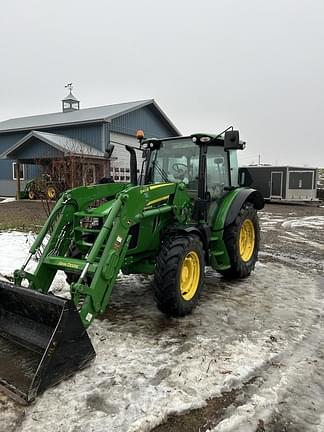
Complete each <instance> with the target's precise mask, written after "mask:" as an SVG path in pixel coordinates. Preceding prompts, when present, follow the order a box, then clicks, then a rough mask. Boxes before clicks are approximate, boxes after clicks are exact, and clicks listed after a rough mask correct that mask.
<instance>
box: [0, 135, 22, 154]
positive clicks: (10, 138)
mask: <svg viewBox="0 0 324 432" xmlns="http://www.w3.org/2000/svg"><path fill="white" fill-rule="evenodd" d="M27 133H28V131H26V132H11V133H4V134H0V154H2V153H3V152H5V151H6V150H8V149H9V148H10V147H11V146H13V145H14V144H16V143H17V142H18V141H19V140H21V138H23V137H24V136H25V135H26V134H27Z"/></svg>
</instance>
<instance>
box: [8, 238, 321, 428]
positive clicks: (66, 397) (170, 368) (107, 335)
mask: <svg viewBox="0 0 324 432" xmlns="http://www.w3.org/2000/svg"><path fill="white" fill-rule="evenodd" d="M30 241H31V236H30V235H28V234H23V233H18V232H10V233H0V273H2V274H4V275H10V274H11V273H12V271H13V270H14V269H15V268H18V267H20V265H21V263H22V262H23V261H24V258H25V256H26V254H27V252H28V249H29V246H30ZM32 265H35V264H32ZM55 288H56V289H57V290H58V291H59V292H60V293H62V289H66V288H67V286H64V276H62V275H61V276H60V277H59V278H58V279H57V280H56V281H55ZM319 288H320V287H319V282H318V281H317V280H316V279H315V277H313V276H306V275H304V274H303V273H300V272H297V271H296V270H293V269H291V268H289V267H287V266H283V265H278V264H275V263H267V264H266V265H265V264H262V263H259V264H258V265H257V268H256V271H255V272H254V273H253V274H252V276H251V277H250V278H249V279H246V280H242V281H236V282H232V283H229V282H226V281H224V280H223V279H222V278H221V277H219V276H218V275H217V274H216V273H215V272H214V271H212V270H210V269H208V270H207V274H206V289H205V292H204V294H203V297H202V299H201V302H200V305H199V306H198V307H197V308H196V310H195V311H194V313H193V314H192V315H191V316H188V317H185V318H184V319H179V320H177V319H168V318H166V317H165V316H164V315H163V314H161V313H160V312H159V311H158V310H157V309H156V307H155V305H154V302H153V298H152V292H151V288H150V277H144V276H120V278H119V280H118V283H117V285H116V287H115V289H114V293H113V298H112V302H111V305H110V307H109V309H108V312H107V313H106V315H105V319H102V320H100V319H98V320H96V321H95V322H94V324H93V325H92V326H91V327H90V329H89V335H90V337H91V340H92V342H93V345H94V347H95V350H96V352H97V357H96V359H95V361H94V362H93V363H92V365H91V366H90V367H88V368H87V369H85V370H83V371H80V372H79V373H77V374H76V375H74V376H73V377H72V378H71V379H69V380H67V381H64V382H62V383H61V384H60V385H58V386H57V387H55V388H52V389H49V390H48V391H46V392H45V394H43V395H42V396H41V397H39V398H38V399H37V400H36V402H35V403H33V404H32V405H31V406H30V407H28V408H24V409H23V408H21V407H19V406H17V405H16V404H14V403H13V402H11V401H10V400H8V399H7V398H6V397H5V396H3V397H2V399H0V409H1V410H2V411H1V417H0V430H1V431H2V430H3V431H4V430H5V431H6V432H10V431H13V430H16V431H21V432H38V431H48V430H51V431H52V432H56V431H57V432H59V431H63V430H64V431H67V432H76V431H78V432H82V431H86V432H91V431H94V432H101V431H118V432H123V431H125V432H126V431H128V432H136V431H149V430H151V429H152V427H154V426H155V425H157V424H159V423H161V422H162V421H163V420H165V419H166V417H167V416H168V415H169V414H170V413H175V412H182V411H184V410H188V409H191V408H194V407H201V406H203V405H204V404H205V400H206V399H208V398H210V397H214V396H219V395H221V394H222V392H224V391H228V390H230V389H233V388H240V387H242V388H243V387H244V386H249V384H248V383H249V381H250V379H251V378H252V377H255V376H257V377H259V379H260V383H259V386H258V388H257V390H256V389H255V388H254V389H253V394H252V396H251V397H250V398H248V400H246V401H245V400H244V399H243V400H242V404H241V406H239V407H238V408H236V409H235V410H234V409H233V407H232V410H231V409H229V410H228V415H227V416H226V418H225V419H224V420H223V421H222V422H220V423H219V425H218V426H217V427H216V429H215V431H222V432H223V431H237V430H239V431H245V430H247V431H252V430H253V431H254V430H255V426H256V424H257V419H258V418H263V419H267V417H269V416H270V415H272V413H273V412H274V411H275V410H276V409H277V407H278V404H282V403H285V401H286V400H287V398H289V397H291V398H293V397H294V396H293V394H291V393H290V389H291V387H293V386H295V385H296V382H298V380H300V379H303V376H306V375H307V373H308V374H310V373H314V368H313V367H311V366H310V365H309V364H308V363H307V358H308V356H310V355H311V353H312V352H313V351H314V350H316V348H317V347H318V335H319V334H320V326H319V324H318V321H319V320H318V317H319V316H321V315H322V313H323V300H322V294H321V292H320V290H319ZM273 364H276V365H277V367H275V368H270V369H269V367H270V365H273ZM269 370H270V371H269ZM307 371H308V372H307ZM260 377H261V378H262V379H261V378H260ZM266 378H267V379H266ZM263 380H264V381H263ZM254 386H255V384H254ZM316 391H317V390H316V389H311V390H310V393H311V399H312V398H313V399H315V396H318V395H316ZM247 393H248V390H247ZM319 394H321V395H323V394H324V392H322V393H321V392H320V393H319ZM293 402H294V401H293ZM296 403H297V402H296ZM322 408H323V407H322ZM323 412H324V409H323V410H322V411H321V413H322V414H323ZM305 413H306V414H307V413H308V405H307V403H305V407H303V410H301V411H300V412H299V413H297V415H300V416H301V418H302V419H303V418H304V415H305ZM306 420H307V419H306ZM299 421H301V419H299ZM303 421H304V422H305V420H303ZM322 421H323V420H322ZM316 422H317V425H320V424H321V423H320V422H321V418H320V417H319V416H317V417H316ZM305 424H306V427H305V429H303V430H313V429H310V428H308V429H307V427H310V426H312V423H311V421H309V422H307V421H306V423H305ZM318 427H320V426H318ZM314 430H315V429H314ZM318 430H320V429H318Z"/></svg>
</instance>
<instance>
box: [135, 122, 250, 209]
mask: <svg viewBox="0 0 324 432" xmlns="http://www.w3.org/2000/svg"><path fill="white" fill-rule="evenodd" d="M244 145H245V143H243V142H242V141H240V140H239V133H238V131H234V130H226V131H224V132H222V133H221V134H219V135H206V134H193V135H190V136H185V137H175V138H166V139H163V140H159V139H148V140H145V141H142V143H141V147H142V149H143V150H144V151H145V156H146V173H145V178H144V182H145V184H152V183H162V182H166V183H167V182H170V183H180V182H182V183H184V184H185V185H186V188H187V191H188V193H189V195H190V196H191V197H192V198H193V199H194V200H199V201H201V202H205V203H206V205H208V206H209V204H210V203H211V202H214V201H216V202H217V201H219V200H220V199H222V198H223V196H224V195H226V193H227V192H228V190H230V189H232V188H235V187H238V164H237V150H238V149H243V148H244Z"/></svg>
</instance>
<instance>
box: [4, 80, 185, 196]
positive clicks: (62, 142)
mask: <svg viewBox="0 0 324 432" xmlns="http://www.w3.org/2000/svg"><path fill="white" fill-rule="evenodd" d="M138 129H142V130H144V131H145V135H146V136H147V137H157V138H159V137H166V136H179V135H180V132H179V130H178V129H177V128H176V126H175V125H174V124H173V123H172V122H171V120H170V119H169V118H168V117H167V115H166V114H165V113H164V112H163V111H162V109H161V108H160V107H159V105H158V104H157V103H156V102H155V100H154V99H148V100H140V101H134V102H124V103H118V104H113V105H104V106H96V107H91V108H83V109H80V101H79V100H78V99H77V98H76V97H75V96H74V95H73V94H72V89H70V92H69V94H68V95H67V96H66V97H65V98H64V99H63V100H62V110H61V111H60V112H55V113H50V114H41V115H35V116H29V117H21V118H14V119H9V120H5V121H2V122H0V196H15V195H16V193H17V188H18V189H19V190H22V189H23V188H24V186H25V185H26V182H28V180H30V179H32V178H34V177H37V176H39V175H40V173H42V170H43V169H44V167H48V166H51V169H52V170H53V169H54V168H55V167H56V172H58V173H62V172H63V171H62V169H61V168H60V167H61V165H60V162H61V161H64V160H65V161H67V160H68V163H67V164H65V166H68V170H69V171H70V174H71V172H72V173H73V170H76V169H77V168H78V169H79V168H80V167H81V171H82V176H81V180H82V179H85V174H86V173H87V174H89V169H90V170H91V174H92V176H91V177H92V181H93V182H95V181H98V180H99V178H101V177H102V176H107V175H111V176H112V177H113V178H114V180H115V181H121V182H123V181H129V154H128V152H126V150H125V147H124V145H125V144H126V145H131V146H135V147H136V146H138V142H137V140H136V137H135V135H136V131H137V130H138ZM110 144H112V145H114V150H113V152H112V154H111V155H109V158H107V149H108V148H109V147H110V146H109V145H110ZM138 156H139V158H140V156H141V152H138ZM54 162H55V163H54ZM139 166H140V164H139ZM65 175H66V174H65ZM72 178H75V176H74V177H73V176H72ZM81 180H80V179H79V181H78V182H77V183H79V184H80V183H82V181H81ZM70 183H71V182H70ZM77 185H78V184H72V186H77Z"/></svg>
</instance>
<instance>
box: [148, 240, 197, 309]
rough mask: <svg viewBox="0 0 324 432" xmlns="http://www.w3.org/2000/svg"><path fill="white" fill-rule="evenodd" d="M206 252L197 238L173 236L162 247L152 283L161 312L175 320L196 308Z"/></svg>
mask: <svg viewBox="0 0 324 432" xmlns="http://www.w3.org/2000/svg"><path fill="white" fill-rule="evenodd" d="M204 268H205V259H204V250H203V245H202V243H201V241H200V239H199V238H198V237H196V236H182V235H178V236H173V237H171V238H169V239H166V240H165V241H164V242H163V243H162V248H161V250H160V253H159V254H158V256H157V260H156V268H155V275H154V281H153V288H154V299H155V302H156V304H157V307H158V308H159V309H160V311H161V312H163V313H165V314H166V315H169V316H173V317H180V316H185V315H187V314H189V313H190V312H191V311H192V309H193V308H194V307H195V306H196V304H197V302H198V299H199V296H200V293H201V290H202V286H203V281H204Z"/></svg>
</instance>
